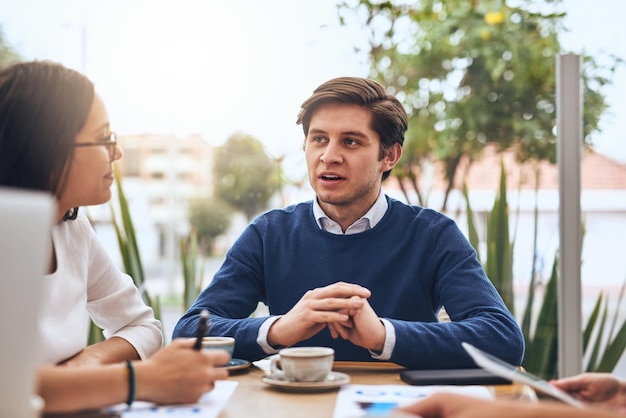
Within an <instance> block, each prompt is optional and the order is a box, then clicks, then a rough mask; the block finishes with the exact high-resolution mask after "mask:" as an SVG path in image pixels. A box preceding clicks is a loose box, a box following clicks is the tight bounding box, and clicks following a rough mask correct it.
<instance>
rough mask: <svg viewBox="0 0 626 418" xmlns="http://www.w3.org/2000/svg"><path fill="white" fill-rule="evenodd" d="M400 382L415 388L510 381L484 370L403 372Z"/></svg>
mask: <svg viewBox="0 0 626 418" xmlns="http://www.w3.org/2000/svg"><path fill="white" fill-rule="evenodd" d="M400 379H402V381H404V382H406V383H408V384H410V385H417V386H427V385H510V384H511V383H513V382H511V380H510V379H505V378H503V377H500V376H498V375H496V374H493V373H491V372H490V371H488V370H485V369H441V370H404V371H402V372H400Z"/></svg>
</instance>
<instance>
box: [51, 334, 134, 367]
mask: <svg viewBox="0 0 626 418" xmlns="http://www.w3.org/2000/svg"><path fill="white" fill-rule="evenodd" d="M137 359H139V355H138V354H137V351H135V348H134V347H133V346H132V345H131V344H130V343H129V342H128V341H126V340H125V339H123V338H120V337H111V338H109V339H107V340H105V341H101V342H99V343H96V344H92V345H90V346H87V347H85V348H84V349H83V350H81V351H79V352H78V353H76V355H74V356H72V357H70V358H68V359H66V360H64V361H62V362H61V363H60V364H59V365H63V366H67V367H91V366H101V365H104V364H114V363H119V362H120V361H124V360H137Z"/></svg>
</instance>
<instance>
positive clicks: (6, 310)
mask: <svg viewBox="0 0 626 418" xmlns="http://www.w3.org/2000/svg"><path fill="white" fill-rule="evenodd" d="M55 210H56V205H55V202H54V200H53V199H52V197H50V196H49V195H48V194H44V193H40V192H26V191H18V190H15V189H7V188H0V335H1V336H2V337H1V338H0V370H1V371H2V372H1V373H0V417H11V418H32V417H35V416H37V413H36V411H34V404H33V400H34V399H36V397H34V393H35V385H36V369H37V364H38V363H39V354H40V346H39V332H38V329H37V328H38V320H39V315H40V312H39V307H40V306H41V297H42V292H41V282H42V278H43V273H44V268H45V265H46V264H47V262H48V251H49V247H50V227H51V225H52V222H53V218H54V212H55Z"/></svg>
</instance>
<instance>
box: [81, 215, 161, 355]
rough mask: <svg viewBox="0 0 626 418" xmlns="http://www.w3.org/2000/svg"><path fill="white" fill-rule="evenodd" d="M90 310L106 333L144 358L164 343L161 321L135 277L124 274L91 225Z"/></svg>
mask: <svg viewBox="0 0 626 418" xmlns="http://www.w3.org/2000/svg"><path fill="white" fill-rule="evenodd" d="M88 233H89V234H90V240H89V242H90V248H89V272H88V276H89V277H88V283H87V286H88V288H87V310H88V311H89V313H90V315H91V317H92V318H93V321H94V323H95V324H96V325H98V326H99V327H101V328H102V329H103V334H104V336H105V337H106V338H107V339H108V338H111V337H114V336H115V337H120V338H123V339H125V340H126V341H128V342H129V343H130V344H131V345H132V346H133V347H134V348H135V350H136V351H137V353H138V354H139V356H140V358H141V359H146V358H148V357H149V356H151V355H152V354H154V353H155V352H156V351H157V350H158V349H159V348H161V347H162V345H163V332H162V328H161V322H160V321H158V320H157V319H156V318H155V317H154V311H153V310H152V308H151V307H149V306H147V305H146V304H145V303H144V301H143V299H142V297H141V293H140V292H139V289H137V287H136V286H135V284H134V282H133V280H132V278H131V277H130V276H128V275H127V274H124V273H122V272H121V271H120V270H119V269H118V268H117V266H116V265H115V263H114V262H113V260H112V259H111V257H110V256H109V254H108V253H107V251H106V249H105V248H104V246H103V245H102V243H101V242H100V240H99V239H98V237H97V236H96V234H95V232H94V231H93V229H91V227H89V232H88Z"/></svg>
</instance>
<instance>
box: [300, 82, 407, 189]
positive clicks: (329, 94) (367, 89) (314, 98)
mask: <svg viewBox="0 0 626 418" xmlns="http://www.w3.org/2000/svg"><path fill="white" fill-rule="evenodd" d="M330 103H344V104H354V105H358V106H361V107H363V108H365V109H367V110H369V111H370V113H371V114H372V126H371V128H372V129H373V130H374V131H376V133H378V136H380V148H381V149H380V158H381V159H382V158H384V157H385V156H386V155H387V152H388V150H389V148H391V146H393V144H394V143H396V142H397V143H399V144H400V146H402V144H403V143H404V133H405V132H406V130H407V128H408V117H407V114H406V111H405V110H404V107H403V106H402V103H400V101H399V100H398V99H396V98H395V97H394V96H392V95H390V94H388V93H387V92H386V90H385V88H384V87H383V86H382V85H380V84H379V83H377V82H376V81H374V80H370V79H367V78H360V77H339V78H334V79H332V80H329V81H327V82H325V83H323V84H321V85H320V86H319V87H318V88H316V89H315V91H313V94H312V95H311V97H309V98H308V99H306V100H305V101H304V103H302V106H301V107H300V113H299V114H298V119H297V121H296V123H297V124H298V125H299V124H302V129H303V130H304V136H305V137H306V136H307V135H308V134H309V126H310V124H311V117H312V116H313V113H315V111H316V110H317V109H319V108H320V107H322V106H324V105H327V104H330ZM305 140H306V139H305ZM389 173H390V171H385V172H384V173H383V177H382V179H383V180H385V179H386V178H387V177H388V176H389Z"/></svg>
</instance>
